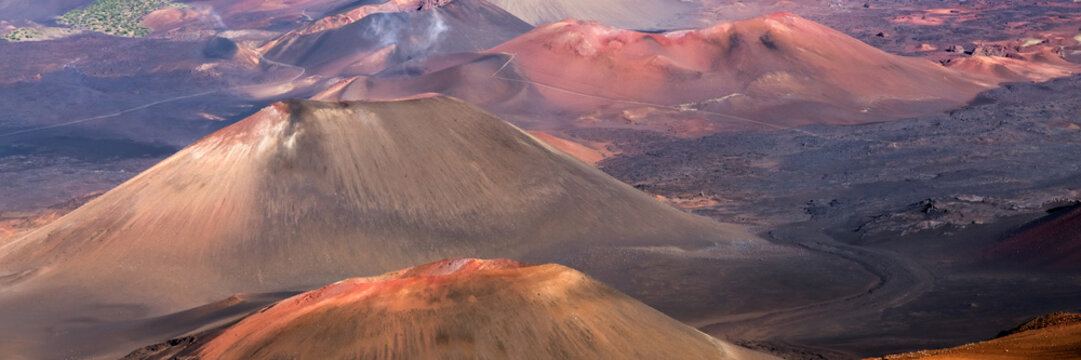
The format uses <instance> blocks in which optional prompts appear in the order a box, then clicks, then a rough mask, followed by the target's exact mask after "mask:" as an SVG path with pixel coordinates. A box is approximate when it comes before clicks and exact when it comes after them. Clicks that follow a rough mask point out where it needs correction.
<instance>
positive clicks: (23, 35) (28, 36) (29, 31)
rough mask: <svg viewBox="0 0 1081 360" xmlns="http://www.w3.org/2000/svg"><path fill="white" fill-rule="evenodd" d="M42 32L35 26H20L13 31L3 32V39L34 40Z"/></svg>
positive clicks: (39, 36)
mask: <svg viewBox="0 0 1081 360" xmlns="http://www.w3.org/2000/svg"><path fill="white" fill-rule="evenodd" d="M42 35H44V34H42V32H41V31H40V30H38V29H35V28H29V27H22V28H18V29H15V31H12V32H9V33H7V34H4V40H7V41H27V40H36V39H38V38H41V37H42Z"/></svg>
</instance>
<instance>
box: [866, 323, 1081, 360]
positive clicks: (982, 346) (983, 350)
mask: <svg viewBox="0 0 1081 360" xmlns="http://www.w3.org/2000/svg"><path fill="white" fill-rule="evenodd" d="M1078 358H1081V315H1078V314H1068V313H1056V314H1051V315H1047V316H1041V317H1039V318H1036V319H1033V320H1032V321H1029V322H1027V323H1025V324H1022V325H1021V326H1018V327H1017V328H1015V329H1013V330H1010V331H1007V332H1004V333H1003V334H1002V335H999V337H998V338H996V339H994V340H988V341H984V342H979V343H974V344H968V345H963V346H958V347H955V348H950V349H943V350H925V351H917V352H912V353H907V354H900V355H889V356H884V357H879V358H873V359H875V360H917V359H920V360H1065V359H1078Z"/></svg>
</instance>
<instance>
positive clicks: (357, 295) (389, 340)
mask: <svg viewBox="0 0 1081 360" xmlns="http://www.w3.org/2000/svg"><path fill="white" fill-rule="evenodd" d="M170 344H175V345H170ZM174 357H183V358H188V357H191V358H192V359H222V360H227V359H280V358H296V359H304V358H312V359H353V358H364V359H381V358H398V357H404V358H410V359H462V358H483V359H525V358H530V359H544V358H548V359H631V358H640V359H641V358H645V359H661V358H672V359H676V358H678V359H763V360H764V359H775V358H773V357H771V356H767V355H764V354H760V353H755V352H753V351H750V350H747V349H743V348H739V347H737V346H734V345H731V344H728V343H724V342H721V341H718V340H716V339H713V338H711V337H709V336H708V335H706V334H703V333H701V332H698V331H697V330H695V329H694V328H691V327H689V326H686V325H683V324H682V323H679V322H678V321H676V320H674V319H672V318H669V317H667V316H665V315H664V314H662V313H660V312H658V311H656V310H653V309H651V308H649V307H648V306H646V305H645V304H642V303H640V302H638V301H636V300H634V299H632V298H630V297H628V296H626V295H623V294H622V293H619V292H618V291H616V290H614V289H612V288H609V287H608V286H605V285H604V284H601V283H600V282H598V281H596V280H593V279H591V278H589V277H587V276H586V275H584V274H582V273H580V272H577V271H575V270H572V269H569V268H566V267H563V266H560V265H554V264H549V265H539V266H531V265H525V264H522V263H517V262H513V261H509V260H475V259H449V260H444V261H439V262H436V263H431V264H427V265H422V266H418V267H414V268H409V269H405V270H401V271H396V272H392V273H388V274H384V275H382V276H376V277H370V278H355V279H349V280H345V281H340V282H337V283H335V284H332V285H329V286H326V287H324V288H322V289H319V290H315V291H311V292H308V293H304V294H300V295H297V296H294V297H292V298H289V299H285V300H282V301H281V302H279V303H277V304H275V305H272V306H270V307H268V308H267V309H265V310H263V311H260V312H258V313H255V314H252V315H250V316H248V317H246V318H244V319H242V320H240V321H239V322H237V323H235V324H231V325H228V326H225V327H222V328H219V329H215V330H211V331H208V332H205V333H202V334H198V335H195V336H193V337H188V338H183V339H178V340H173V341H170V342H168V343H164V344H160V345H154V346H149V347H146V348H143V349H140V350H137V351H135V352H133V353H131V354H129V355H128V356H127V357H126V358H125V359H128V360H135V359H142V360H149V359H171V358H174Z"/></svg>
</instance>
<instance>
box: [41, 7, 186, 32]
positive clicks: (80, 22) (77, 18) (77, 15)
mask: <svg viewBox="0 0 1081 360" xmlns="http://www.w3.org/2000/svg"><path fill="white" fill-rule="evenodd" d="M182 6H185V5H184V4H180V3H174V2H172V1H170V0H95V1H94V3H93V4H90V6H87V7H86V8H85V9H81V10H72V11H69V12H68V13H67V14H64V15H63V16H61V17H60V20H59V21H58V22H59V23H61V24H64V25H68V26H71V27H73V28H76V29H82V30H90V31H98V32H103V33H106V34H110V35H115V36H126V37H139V36H146V35H147V34H150V32H151V31H152V30H151V29H150V28H148V27H145V26H143V25H141V24H139V21H140V20H141V19H142V18H143V16H146V14H149V13H151V12H154V11H155V10H160V9H164V8H167V7H182Z"/></svg>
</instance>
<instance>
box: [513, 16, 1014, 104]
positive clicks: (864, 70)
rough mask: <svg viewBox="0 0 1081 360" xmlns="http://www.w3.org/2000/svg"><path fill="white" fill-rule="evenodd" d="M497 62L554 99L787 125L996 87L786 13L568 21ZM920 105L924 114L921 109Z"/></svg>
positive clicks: (959, 97) (957, 98) (521, 41)
mask: <svg viewBox="0 0 1081 360" xmlns="http://www.w3.org/2000/svg"><path fill="white" fill-rule="evenodd" d="M491 52H502V53H508V54H513V55H514V56H515V58H514V64H515V65H517V66H518V67H519V68H520V69H521V71H522V73H523V74H524V75H525V76H526V77H527V78H528V79H529V80H530V81H534V82H536V83H538V84H541V85H542V86H541V91H543V92H544V93H545V94H546V97H548V98H554V99H559V98H563V99H568V101H580V100H581V99H582V98H583V94H587V95H588V96H591V97H594V98H595V99H596V101H600V102H603V101H606V100H608V99H615V100H620V101H624V102H638V103H646V104H656V105H662V106H678V107H680V108H681V109H700V110H701V109H707V110H714V111H719V112H723V113H729V114H738V115H742V116H746V117H751V118H755V119H756V120H765V121H768V122H771V123H775V124H781V125H801V124H807V123H852V122H863V121H882V120H886V119H890V118H898V117H905V116H912V115H914V114H916V113H920V112H928V111H932V112H933V111H939V110H941V109H946V108H950V107H954V106H957V105H960V104H963V103H965V102H967V101H969V100H971V99H972V98H973V97H974V96H975V95H976V94H977V93H978V92H979V91H982V90H985V89H987V88H989V87H991V86H993V85H994V84H992V83H984V82H980V81H978V80H975V79H971V78H969V77H967V76H966V75H965V74H962V73H960V72H957V71H953V70H950V69H948V68H945V67H943V66H941V65H939V64H937V63H934V62H931V61H928V60H926V59H919V58H908V57H903V56H897V55H892V54H889V53H886V52H883V51H881V50H878V49H876V48H874V47H872V46H870V45H867V44H864V43H862V42H860V41H859V40H857V39H855V38H852V37H850V36H848V35H845V34H844V33H841V32H838V31H836V30H833V29H830V28H828V27H826V26H823V25H821V24H817V23H815V22H813V21H809V20H806V19H803V18H801V17H799V16H796V15H793V14H788V13H776V14H771V15H766V16H761V17H757V18H754V19H749V20H744V21H736V22H731V23H724V24H720V25H717V26H714V27H710V28H706V29H700V30H691V31H676V32H668V33H661V34H654V33H643V32H636V31H629V30H622V29H618V28H614V27H610V26H607V25H604V24H601V23H598V22H590V21H578V20H567V21H562V22H558V23H553V24H549V25H545V26H541V27H538V28H536V29H534V30H533V31H531V32H529V33H527V34H525V35H522V36H520V37H518V38H515V39H514V40H511V41H510V42H507V43H505V44H502V45H500V46H498V47H496V48H494V49H492V50H491ZM914 104H920V106H921V107H924V109H920V110H913V109H912V108H913V106H914ZM586 106H589V105H588V104H586Z"/></svg>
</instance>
